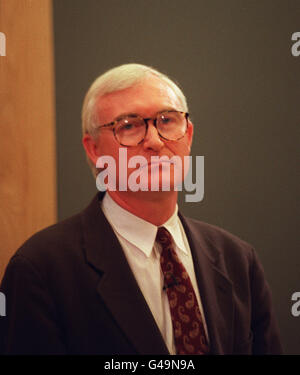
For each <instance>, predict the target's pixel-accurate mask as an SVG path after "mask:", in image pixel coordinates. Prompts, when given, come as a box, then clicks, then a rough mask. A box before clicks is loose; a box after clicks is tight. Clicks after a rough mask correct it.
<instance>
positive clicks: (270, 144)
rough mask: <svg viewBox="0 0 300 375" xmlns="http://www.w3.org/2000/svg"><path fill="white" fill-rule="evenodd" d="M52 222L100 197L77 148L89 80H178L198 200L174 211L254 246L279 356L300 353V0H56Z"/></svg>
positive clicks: (80, 150)
mask: <svg viewBox="0 0 300 375" xmlns="http://www.w3.org/2000/svg"><path fill="white" fill-rule="evenodd" d="M54 31H55V65H56V68H55V69H56V110H57V148H58V149H57V152H58V161H57V162H58V204H59V207H58V212H59V219H63V218H65V217H67V216H70V215H72V214H74V213H76V212H78V211H79V210H81V209H82V208H83V207H85V206H86V205H87V204H88V202H89V201H90V200H91V198H92V197H93V195H94V194H95V193H96V186H95V181H94V179H93V177H92V175H91V172H90V170H89V168H88V166H87V164H86V162H85V156H84V152H83V148H82V146H81V120H80V116H81V106H82V101H83V98H84V94H85V92H86V91H87V89H88V87H89V85H90V84H91V83H92V81H93V80H94V79H95V78H96V77H97V76H98V75H100V74H101V73H103V72H104V71H106V70H107V69H109V68H111V67H114V66H116V65H120V64H123V63H128V62H137V63H142V64H146V65H150V66H153V67H155V68H157V69H158V70H160V71H162V72H164V73H167V74H168V75H169V76H170V77H171V78H173V79H174V80H176V81H177V82H179V84H180V86H181V87H182V88H183V91H184V92H185V94H186V96H187V99H188V103H189V107H190V108H189V109H190V113H191V116H192V120H193V123H194V126H195V136H194V143H193V147H192V155H194V156H195V155H204V156H205V196H204V200H203V201H202V202H199V203H185V202H184V195H183V194H181V197H180V207H181V210H182V211H183V212H184V213H185V214H186V215H188V216H190V217H194V218H197V219H200V220H203V221H206V222H209V223H212V224H215V225H218V226H221V227H223V228H225V229H227V230H229V231H230V232H232V233H234V234H236V235H238V236H239V237H241V238H243V239H244V240H246V241H247V242H250V243H251V244H252V245H253V246H254V247H255V248H256V250H257V252H258V255H259V257H260V259H261V261H262V263H263V266H264V269H265V272H266V276H267V279H268V281H269V284H270V286H271V289H272V291H273V301H274V307H275V310H276V314H277V317H278V321H279V326H280V330H281V335H282V340H283V344H284V349H285V353H286V354H300V317H298V318H296V317H293V316H292V315H291V306H292V301H291V295H292V294H293V293H294V292H295V291H300V254H299V235H298V230H299V225H298V224H299V220H298V217H299V205H298V199H297V198H298V191H299V124H300V122H299V120H300V110H299V98H300V87H299V84H300V83H299V82H300V56H299V57H298V58H297V57H294V56H292V54H291V46H292V44H293V42H292V41H291V36H292V34H293V33H294V32H296V31H300V1H291V0H288V1H266V0H264V1H262V0H260V1H250V0H248V1H246V0H245V1H221V0H219V1H216V0H214V1H211V0H210V1H200V0H107V1H104V0H63V1H62V0H54Z"/></svg>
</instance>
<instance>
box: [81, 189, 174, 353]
mask: <svg viewBox="0 0 300 375" xmlns="http://www.w3.org/2000/svg"><path fill="white" fill-rule="evenodd" d="M99 197H100V198H98V196H97V197H95V199H94V200H93V201H92V203H91V204H90V206H89V207H88V208H87V209H86V210H85V212H84V214H83V217H82V220H83V230H84V242H85V245H84V247H85V251H86V257H87V262H88V263H89V264H90V266H92V267H93V268H95V269H96V270H97V271H98V272H100V273H102V277H101V279H100V281H99V283H98V285H97V292H98V293H99V295H100V297H101V299H102V300H103V301H104V302H105V304H106V306H107V308H108V309H109V310H110V312H111V314H112V315H113V317H114V319H115V321H116V322H117V324H118V325H119V327H120V328H121V330H122V331H123V333H124V334H125V335H126V336H127V338H128V340H129V341H130V342H131V344H132V345H133V347H134V348H135V349H136V351H137V352H138V353H139V354H153V355H155V354H168V353H169V352H168V349H167V347H166V345H165V343H164V340H163V338H162V336H161V333H160V331H159V329H158V327H157V325H156V323H155V320H154V318H153V316H152V313H151V311H150V310H149V308H148V305H147V303H146V301H145V299H144V297H143V295H142V293H141V291H140V288H139V286H138V284H137V282H136V280H135V278H134V275H133V274H132V272H131V269H130V267H129V265H128V262H127V259H126V257H125V255H124V253H123V250H122V248H121V246H120V244H119V241H118V239H117V237H116V236H115V234H114V232H113V230H112V228H111V226H110V225H109V223H108V222H107V220H106V218H105V216H104V214H103V212H102V210H101V208H100V201H99V199H100V200H101V195H99Z"/></svg>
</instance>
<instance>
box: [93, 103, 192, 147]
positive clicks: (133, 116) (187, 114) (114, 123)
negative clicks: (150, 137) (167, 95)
mask: <svg viewBox="0 0 300 375" xmlns="http://www.w3.org/2000/svg"><path fill="white" fill-rule="evenodd" d="M169 112H177V113H181V114H184V118H185V120H186V129H185V132H184V134H183V135H182V136H181V137H180V138H177V139H167V138H165V137H164V136H163V135H161V134H160V132H159V131H158V129H157V124H156V122H157V117H158V116H159V114H162V113H169ZM126 117H129V118H130V117H132V118H140V119H141V120H143V121H144V123H145V126H146V131H145V135H144V137H143V139H142V140H140V141H139V142H138V143H137V144H136V145H129V146H127V145H124V144H122V143H121V142H119V140H118V139H117V136H116V133H115V126H116V125H117V124H118V122H119V121H120V120H122V119H123V118H126ZM188 117H189V113H188V112H184V111H176V110H174V109H171V110H166V111H161V112H158V113H157V114H156V117H154V118H153V117H147V118H144V117H142V116H139V115H128V116H123V117H121V118H118V119H117V120H114V121H112V122H110V123H108V124H103V125H99V126H97V127H96V128H95V130H98V129H101V128H107V127H110V126H114V128H112V130H113V133H114V137H115V139H116V141H117V142H118V143H119V144H120V145H121V146H124V147H136V146H138V145H139V144H140V143H142V142H143V141H144V139H145V137H146V135H147V132H148V127H149V124H148V121H150V120H152V121H153V125H154V127H155V129H156V130H157V133H158V135H159V137H160V138H162V139H163V140H165V141H168V142H177V141H179V140H180V139H182V138H183V137H184V136H185V135H186V132H187V130H188V127H189V122H188Z"/></svg>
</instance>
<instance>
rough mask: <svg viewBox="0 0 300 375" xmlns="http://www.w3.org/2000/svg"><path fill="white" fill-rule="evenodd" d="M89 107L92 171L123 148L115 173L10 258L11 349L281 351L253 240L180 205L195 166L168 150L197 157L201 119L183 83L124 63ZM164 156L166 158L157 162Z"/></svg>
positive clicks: (7, 323) (7, 325) (6, 323)
mask: <svg viewBox="0 0 300 375" xmlns="http://www.w3.org/2000/svg"><path fill="white" fill-rule="evenodd" d="M82 117H83V145H84V148H85V151H86V154H87V157H88V160H89V163H90V165H91V167H92V170H93V172H94V174H95V176H97V174H98V173H99V172H100V173H101V171H102V170H103V167H104V163H102V164H101V163H99V160H101V157H102V156H105V157H108V156H109V157H112V158H113V159H114V160H115V162H116V171H117V173H116V175H115V176H113V177H114V178H115V180H114V183H113V184H108V187H107V189H108V192H107V193H105V194H104V193H98V195H97V196H96V197H95V198H94V199H93V201H92V202H91V204H90V205H89V206H88V207H87V208H86V209H85V210H84V211H83V212H81V213H79V214H77V215H75V216H73V217H71V218H70V219H67V220H65V221H63V222H61V223H58V224H56V225H54V226H51V227H49V228H47V229H45V230H43V231H41V232H39V233H37V234H36V235H34V236H33V237H32V238H30V239H29V240H28V241H27V242H26V243H25V244H24V245H23V246H22V247H21V248H20V249H19V250H18V251H17V253H16V254H15V255H14V256H13V258H12V259H11V261H10V263H9V265H8V267H7V270H6V273H5V276H4V279H3V282H2V285H1V291H3V293H4V294H5V295H6V299H7V316H6V317H4V318H1V321H0V324H2V326H1V330H2V331H1V334H2V335H3V349H2V352H3V353H11V354H169V353H170V354H176V353H177V354H278V353H281V345H280V341H279V336H278V330H277V325H276V322H275V319H274V315H273V310H272V306H271V296H270V290H269V287H268V285H267V283H266V281H265V278H264V274H263V270H262V267H261V264H260V263H259V261H258V259H257V256H256V253H255V252H254V250H253V249H252V248H251V246H250V245H248V244H247V243H245V242H244V241H242V240H240V239H239V238H237V237H235V236H233V235H232V234H229V233H228V232H226V231H224V230H222V229H220V228H217V227H214V226H211V225H209V224H205V223H203V222H199V221H195V220H191V219H188V218H185V217H184V216H183V215H181V214H180V213H178V210H177V191H176V189H175V187H176V185H177V183H178V182H180V181H178V179H179V180H180V179H183V178H184V175H185V174H186V171H185V170H184V171H182V172H181V173H179V174H178V173H176V168H177V166H176V165H175V164H174V163H172V162H168V160H171V159H172V157H174V156H176V157H178V158H179V160H183V159H184V157H187V156H188V155H189V153H190V147H191V143H192V137H193V124H192V123H191V121H190V120H189V117H188V114H187V105H186V100H185V97H184V95H183V93H182V92H181V90H180V89H179V88H178V87H177V85H175V84H174V83H173V82H172V81H171V80H169V79H168V78H167V77H166V76H165V75H162V74H161V73H159V72H157V71H156V70H154V69H151V68H149V67H146V66H143V65H138V64H128V65H123V66H120V67H117V68H114V69H112V70H110V71H108V72H107V73H105V74H104V75H102V76H100V77H99V78H98V79H97V80H96V81H95V82H94V84H93V85H92V86H91V88H90V90H89V91H88V93H87V95H86V98H85V101H84V106H83V116H82ZM121 148H122V149H126V151H127V157H128V159H130V158H131V157H136V156H139V157H142V158H144V159H142V160H146V165H143V166H142V167H143V168H142V170H143V171H144V173H143V174H141V175H140V177H139V180H140V181H139V183H141V186H143V188H140V189H139V190H138V191H132V189H130V188H129V187H128V186H125V188H124V176H127V177H126V178H127V180H126V178H125V180H126V181H125V182H128V181H129V179H130V176H132V175H133V173H135V172H136V171H137V165H129V164H127V168H126V171H124V170H122V171H119V166H120V164H121V162H122V160H120V159H119V155H120V153H119V151H120V149H121ZM155 156H159V157H165V159H166V160H165V161H164V160H163V159H161V160H160V161H159V162H158V163H156V164H155V165H152V164H151V160H152V159H151V158H152V157H155ZM99 158H100V159H99ZM96 166H98V167H99V166H100V167H102V169H101V168H96ZM145 167H147V169H146V168H145ZM167 167H169V169H170V173H169V174H167V177H166V174H165V173H164V171H165V169H166V168H167ZM121 169H122V168H121ZM145 170H146V171H147V172H145ZM121 175H122V176H123V180H122V178H121ZM151 176H152V177H153V176H154V179H155V178H156V182H158V189H152V184H151V183H152V182H153V180H152V179H151V178H152V177H151ZM108 177H109V178H110V177H112V176H108ZM147 177H149V178H147ZM165 178H167V179H168V181H167V182H168V183H169V186H170V188H169V189H163V188H162V184H163V179H165ZM141 180H142V181H141ZM113 186H115V187H116V188H115V189H113V188H112V187H113Z"/></svg>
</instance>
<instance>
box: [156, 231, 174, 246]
mask: <svg viewBox="0 0 300 375" xmlns="http://www.w3.org/2000/svg"><path fill="white" fill-rule="evenodd" d="M156 241H157V242H158V243H159V244H160V245H161V246H162V248H163V249H164V248H166V247H169V246H170V245H172V236H171V234H170V232H169V231H168V230H167V229H166V228H164V227H159V228H158V230H157V235H156Z"/></svg>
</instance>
